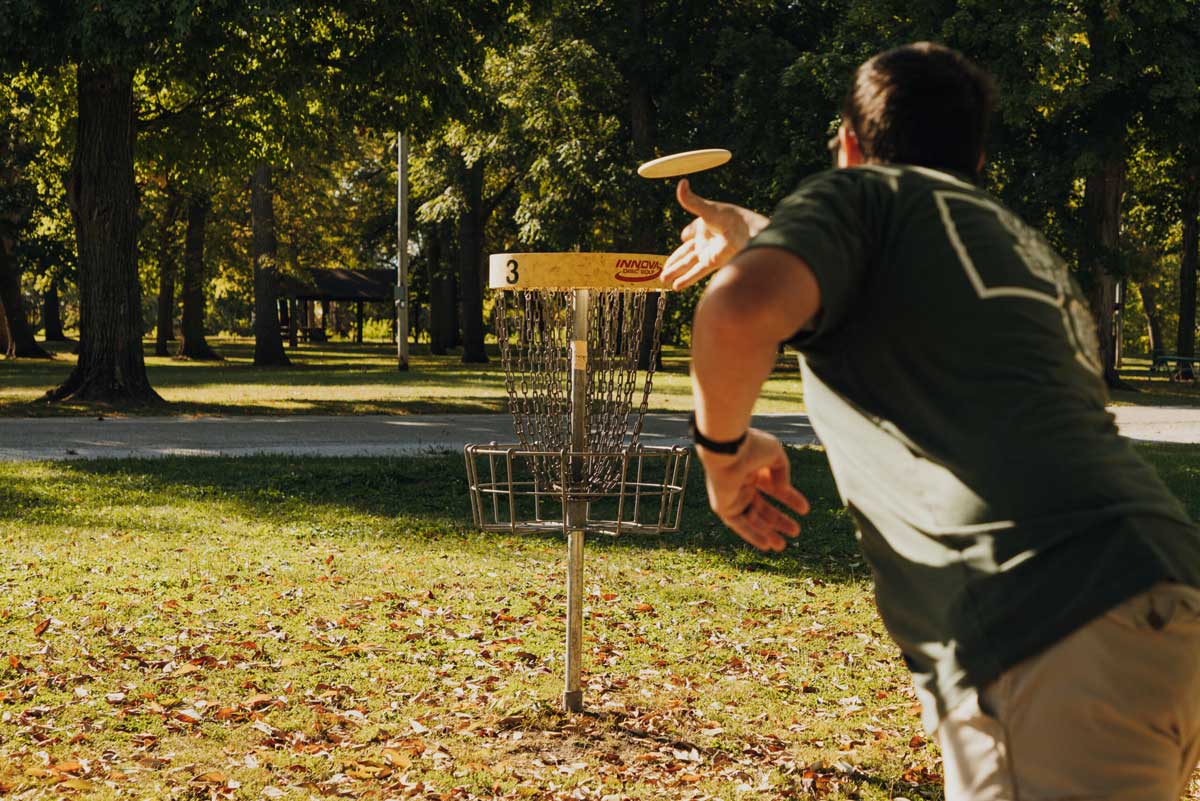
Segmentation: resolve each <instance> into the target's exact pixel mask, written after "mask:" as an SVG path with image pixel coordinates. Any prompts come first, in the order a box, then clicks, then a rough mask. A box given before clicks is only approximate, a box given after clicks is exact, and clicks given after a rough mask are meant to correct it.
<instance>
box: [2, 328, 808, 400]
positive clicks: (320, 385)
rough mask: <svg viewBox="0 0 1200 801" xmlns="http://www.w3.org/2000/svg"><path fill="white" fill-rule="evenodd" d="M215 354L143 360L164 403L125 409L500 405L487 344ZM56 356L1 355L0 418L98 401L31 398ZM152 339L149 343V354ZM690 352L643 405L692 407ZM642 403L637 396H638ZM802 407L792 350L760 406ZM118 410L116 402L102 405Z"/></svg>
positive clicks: (60, 374)
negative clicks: (443, 352)
mask: <svg viewBox="0 0 1200 801" xmlns="http://www.w3.org/2000/svg"><path fill="white" fill-rule="evenodd" d="M213 344H214V346H215V347H216V348H217V350H218V351H219V352H220V353H221V354H222V355H223V356H224V357H225V360H224V361H222V362H191V361H177V360H174V359H171V358H165V357H155V356H148V357H147V358H146V364H147V370H148V372H149V376H150V382H151V384H152V385H153V386H154V388H155V389H156V390H158V393H159V394H160V395H162V397H163V399H164V400H165V401H167V402H166V403H165V404H162V405H161V406H156V407H151V408H149V409H137V410H125V411H129V412H132V413H137V414H145V413H150V414H174V415H179V414H263V415H282V414H422V413H464V412H465V413H471V412H496V411H502V410H503V409H505V408H506V406H505V403H506V400H505V399H506V395H505V382H504V371H503V367H502V366H501V364H500V360H499V358H498V357H497V355H496V351H495V346H490V352H491V354H492V359H491V362H490V363H489V364H484V365H479V364H463V363H462V362H461V361H460V358H461V357H460V356H459V355H457V354H456V355H448V356H431V355H429V352H428V347H425V346H422V347H418V348H415V349H414V352H413V354H412V357H411V359H410V369H409V370H408V371H407V372H400V371H399V370H397V369H396V352H395V349H394V348H393V347H391V346H385V345H381V344H364V345H355V344H352V343H345V342H341V343H330V344H324V345H308V344H305V345H301V346H300V347H299V348H297V349H296V350H289V351H288V355H289V356H290V357H291V358H292V360H293V365H292V366H291V367H282V368H275V367H271V368H256V367H254V366H253V364H252V361H253V356H254V346H253V342H252V341H249V340H233V339H225V340H213ZM55 351H56V358H55V359H54V360H53V361H45V360H36V359H18V360H0V416H9V417H11V416H47V415H86V414H94V413H95V411H96V407H95V406H93V405H83V404H76V403H60V404H46V403H42V402H39V401H38V398H40V397H41V396H42V395H43V394H44V393H45V392H46V390H47V389H49V388H51V387H53V386H55V385H57V384H58V383H60V382H61V381H62V380H63V379H64V378H66V376H67V374H68V373H69V372H70V371H71V368H72V367H73V366H74V361H75V359H74V356H72V355H71V353H70V351H69V348H67V347H63V346H55ZM152 351H153V343H150V342H148V343H147V352H152ZM687 365H688V361H687V352H686V350H681V349H678V348H667V349H666V351H665V352H664V358H663V370H662V371H661V372H659V373H656V374H655V376H654V392H653V394H652V395H651V398H650V408H651V409H652V410H655V411H668V410H670V411H680V410H687V409H691V382H690V381H689V379H688V373H687V369H688V367H687ZM635 401H636V402H640V401H641V398H640V395H639V396H637V397H636V398H635ZM802 409H803V404H802V397H801V388H800V374H799V370H798V369H797V366H796V358H795V356H794V355H787V356H781V357H780V359H779V366H778V368H777V370H776V372H775V374H774V375H773V376H772V377H771V379H770V380H769V381H768V383H767V385H766V387H765V388H764V392H763V397H762V399H761V400H760V402H759V405H758V407H757V411H760V412H786V411H801V410H802ZM109 411H110V412H111V411H116V412H120V411H122V410H109Z"/></svg>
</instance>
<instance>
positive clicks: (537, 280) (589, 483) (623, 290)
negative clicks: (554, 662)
mask: <svg viewBox="0 0 1200 801" xmlns="http://www.w3.org/2000/svg"><path fill="white" fill-rule="evenodd" d="M663 262H664V258H663V257H662V256H647V255H640V254H622V253H505V254H499V255H493V256H492V257H491V259H490V263H489V285H490V286H491V288H492V289H498V290H503V291H501V292H499V293H498V298H497V301H496V303H497V306H496V310H495V320H496V336H497V338H498V340H499V342H500V358H501V361H502V363H503V365H504V374H505V386H506V388H507V390H508V403H509V409H510V411H511V412H512V417H513V429H514V432H515V434H516V438H517V440H518V441H517V442H516V443H512V444H496V443H491V444H488V445H468V446H467V447H466V449H465V455H466V463H467V481H468V484H469V488H470V494H471V512H472V515H473V516H474V519H475V525H477V526H479V527H480V528H482V529H484V530H487V531H507V532H511V533H514V534H521V533H539V532H562V533H563V534H564V535H565V537H566V540H567V649H566V650H567V653H566V688H565V691H564V693H563V706H564V707H565V708H566V709H567V710H568V711H572V712H577V711H579V710H580V709H582V707H583V690H582V687H581V684H580V672H581V671H580V668H581V664H582V654H581V652H582V649H583V542H584V537H585V535H587V534H607V535H613V536H617V535H621V534H626V533H640V534H660V533H668V532H675V531H678V530H679V523H680V518H681V515H682V511H683V509H682V507H683V490H684V486H685V485H686V483H687V472H688V457H689V451H688V449H687V448H683V447H677V446H676V447H664V446H651V445H644V444H642V443H641V442H640V437H641V433H642V423H643V420H644V418H645V414H646V404H647V401H648V400H649V397H650V391H651V389H652V386H653V377H654V365H655V362H656V361H657V358H658V351H659V345H660V342H659V334H660V330H661V327H662V316H663V308H664V306H665V296H664V295H663V294H662V292H663V291H665V290H666V289H667V288H668V287H667V286H665V285H664V284H663V283H662V282H661V281H660V280H658V276H659V274H660V273H661V272H662V268H663ZM655 291H658V292H659V293H660V294H658V295H657V296H654V295H653V292H655ZM653 297H657V303H656V304H655V303H652V302H650V299H651V298H653ZM648 314H649V315H653V326H652V328H651V330H652V332H653V333H652V341H651V342H650V343H649V357H650V358H649V362H648V368H647V369H646V370H645V372H644V377H643V378H642V380H641V381H640V383H639V370H638V359H639V355H641V350H642V344H643V343H642V337H643V332H644V331H646V329H647V326H645V325H644V323H645V321H646V315H648ZM635 400H636V403H635Z"/></svg>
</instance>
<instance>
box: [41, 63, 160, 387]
mask: <svg viewBox="0 0 1200 801" xmlns="http://www.w3.org/2000/svg"><path fill="white" fill-rule="evenodd" d="M76 87H77V88H76V93H77V97H78V104H79V112H78V114H79V116H78V124H77V130H76V135H75V154H74V157H73V159H72V162H71V171H70V174H69V176H68V187H67V198H68V200H69V202H70V205H71V212H72V216H73V217H74V218H75V240H76V245H77V247H78V252H79V361H78V363H77V364H76V366H75V369H74V370H73V371H72V372H71V374H70V375H69V376H68V377H67V380H66V381H65V382H63V384H62V385H61V386H59V387H57V388H56V389H52V390H50V391H49V392H48V393H46V398H47V400H63V399H65V398H75V399H77V400H84V401H105V402H125V403H132V404H145V403H154V402H159V401H161V400H162V399H161V398H160V397H159V396H158V393H156V392H155V391H154V390H153V389H152V388H151V387H150V381H149V379H148V378H147V376H146V364H145V361H144V359H143V355H142V328H143V326H142V286H141V282H140V281H139V280H138V243H137V232H138V226H137V202H138V201H137V188H136V186H135V184H134V175H133V144H134V136H135V132H136V124H135V119H134V116H135V112H134V103H133V74H132V72H130V71H129V70H126V69H123V68H119V67H108V66H97V65H90V64H81V65H80V66H79V69H78V80H77V82H76Z"/></svg>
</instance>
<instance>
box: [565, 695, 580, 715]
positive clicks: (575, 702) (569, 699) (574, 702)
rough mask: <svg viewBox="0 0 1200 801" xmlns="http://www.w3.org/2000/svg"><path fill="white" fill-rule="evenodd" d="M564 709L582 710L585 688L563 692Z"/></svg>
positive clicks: (567, 710) (571, 710)
mask: <svg viewBox="0 0 1200 801" xmlns="http://www.w3.org/2000/svg"><path fill="white" fill-rule="evenodd" d="M563 710H564V711H566V712H582V711H583V690H569V691H567V692H565V693H563Z"/></svg>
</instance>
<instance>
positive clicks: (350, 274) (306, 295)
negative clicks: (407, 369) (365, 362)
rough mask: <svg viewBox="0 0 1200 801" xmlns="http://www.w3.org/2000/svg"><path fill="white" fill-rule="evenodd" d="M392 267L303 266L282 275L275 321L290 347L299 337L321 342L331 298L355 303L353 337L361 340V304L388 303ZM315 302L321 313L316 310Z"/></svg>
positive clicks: (392, 291)
mask: <svg viewBox="0 0 1200 801" xmlns="http://www.w3.org/2000/svg"><path fill="white" fill-rule="evenodd" d="M395 290H396V271H395V270H386V269H385V270H346V269H341V268H326V269H315V270H306V271H305V272H304V273H302V274H301V275H289V276H284V277H283V278H281V279H280V281H279V289H278V292H277V294H276V298H277V300H278V302H279V322H280V325H281V326H282V328H283V330H284V334H285V335H286V336H287V339H288V342H289V343H290V344H291V345H292V346H293V347H294V346H295V345H296V343H297V342H298V341H299V340H305V341H313V342H324V341H326V340H327V339H328V336H329V335H328V331H327V330H326V326H327V323H328V320H329V304H330V303H331V302H335V301H336V302H337V303H339V304H341V303H346V304H349V303H353V304H354V306H355V312H354V319H355V334H354V341H355V342H362V341H363V304H364V303H391V302H393V299H394V297H395ZM318 304H319V306H320V309H321V314H320V316H319V318H318V315H317V314H316V311H317V307H318Z"/></svg>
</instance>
